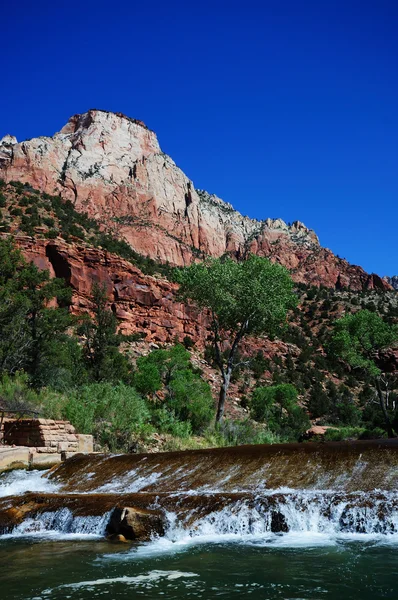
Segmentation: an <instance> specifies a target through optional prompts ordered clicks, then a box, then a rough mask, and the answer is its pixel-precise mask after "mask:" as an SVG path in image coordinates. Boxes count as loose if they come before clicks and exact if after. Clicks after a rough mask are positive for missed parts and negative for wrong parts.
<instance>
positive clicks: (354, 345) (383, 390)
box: [329, 310, 398, 437]
mask: <svg viewBox="0 0 398 600" xmlns="http://www.w3.org/2000/svg"><path fill="white" fill-rule="evenodd" d="M397 340H398V328H397V326H396V325H390V324H388V323H386V322H385V321H383V319H382V318H381V317H380V316H379V315H377V314H376V313H374V312H371V311H369V310H360V311H358V312H357V313H355V314H353V315H346V316H345V317H343V318H342V319H339V320H338V321H336V323H335V326H334V333H333V336H332V339H331V342H330V345H329V353H330V354H332V355H335V356H338V357H340V358H341V359H342V360H344V361H346V362H347V363H348V364H349V365H350V366H351V367H352V368H353V369H362V370H363V371H364V372H365V373H366V374H367V375H368V376H369V377H370V378H371V379H372V380H373V382H374V388H375V392H376V396H377V398H378V402H379V405H380V409H381V411H382V413H383V417H384V422H385V427H386V431H387V434H388V436H389V437H395V433H394V430H395V432H396V433H398V427H397V426H396V425H394V419H396V410H397V409H396V408H395V402H394V401H393V395H392V394H391V390H390V389H389V378H388V376H387V374H386V373H384V372H383V370H382V368H381V367H380V361H379V352H380V351H382V350H384V349H386V348H388V347H390V346H391V345H392V344H393V343H394V342H396V341H397Z"/></svg>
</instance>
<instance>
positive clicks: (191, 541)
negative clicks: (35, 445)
mask: <svg viewBox="0 0 398 600" xmlns="http://www.w3.org/2000/svg"><path fill="white" fill-rule="evenodd" d="M397 457H398V453H397V451H396V448H392V447H386V448H384V449H383V448H375V447H373V446H369V447H365V446H355V447H349V448H347V447H343V448H342V449H341V450H339V451H338V452H337V454H336V448H335V447H331V448H329V449H328V448H324V449H321V450H319V452H318V450H313V449H312V448H310V449H309V450H308V449H307V448H306V449H304V450H302V449H301V447H300V448H299V449H298V450H297V451H296V450H294V449H293V450H292V449H291V448H289V449H287V450H286V449H282V448H281V449H280V450H277V449H275V448H272V449H271V450H269V449H264V448H263V449H261V448H260V449H257V448H256V449H253V450H252V449H239V450H238V449H237V450H231V451H228V452H226V453H224V452H221V451H220V452H218V451H211V452H209V453H207V454H206V453H203V452H202V453H201V452H197V453H190V454H189V453H188V454H187V453H174V454H167V455H166V454H165V455H157V456H156V455H154V456H134V457H132V456H119V457H101V456H96V457H91V458H90V457H87V458H81V459H77V460H76V461H74V462H71V463H69V464H68V463H67V464H66V465H63V466H61V467H60V468H59V469H57V471H56V472H55V473H53V474H51V476H50V477H47V476H46V475H44V477H43V473H42V472H34V471H33V472H29V473H25V472H22V471H14V472H12V473H8V474H7V475H3V476H2V477H0V512H1V506H3V508H4V507H7V506H8V503H10V506H17V505H18V499H23V498H24V497H25V496H24V494H25V493H26V492H27V491H28V490H29V491H30V492H33V493H34V494H39V495H40V494H44V495H45V498H47V500H46V502H47V503H48V504H46V509H43V510H41V512H40V513H38V514H35V515H34V516H33V517H31V516H29V515H28V516H27V517H26V518H24V520H23V521H21V522H20V523H19V524H18V525H17V526H15V527H14V528H13V529H12V530H10V531H8V532H5V533H4V532H3V535H1V536H0V584H1V585H0V598H1V600H3V598H4V599H6V600H8V599H10V600H11V599H12V600H60V599H65V598H66V599H71V600H88V599H89V598H97V597H100V598H108V599H109V600H113V599H114V600H119V599H123V598H129V599H132V598H139V597H145V598H148V599H152V598H157V599H158V598H165V599H174V598H175V599H178V598H200V599H203V600H210V599H213V598H221V599H222V598H225V599H229V598H231V599H233V598H238V597H240V598H253V599H264V600H266V599H274V598H275V599H284V600H288V599H293V598H294V599H302V600H303V599H336V600H344V599H355V600H357V599H358V600H359V599H360V600H367V599H372V600H374V599H377V598H394V599H396V598H397V597H398V495H397V478H398V469H397ZM79 461H80V462H79ZM320 465H321V467H322V468H320ZM210 467H211V468H210ZM314 473H315V474H316V476H315V475H314ZM282 480H283V481H284V482H285V483H286V484H287V485H285V486H284V487H281V486H279V487H277V485H278V484H279V483H280V482H281V481H282ZM376 486H377V487H376ZM111 492H112V494H113V495H111ZM115 492H116V493H117V494H118V496H117V498H118V499H119V500H120V498H122V499H126V502H127V499H128V502H131V501H134V502H138V501H141V502H145V503H146V506H150V507H153V508H156V509H158V510H161V511H162V512H163V514H164V516H165V519H166V522H167V527H166V530H165V534H164V535H163V536H162V537H158V538H156V537H155V538H154V539H152V540H151V541H149V542H146V543H136V542H130V543H123V544H113V543H110V542H108V541H106V540H105V533H106V528H107V523H108V522H109V516H110V511H108V508H109V502H110V500H109V498H113V497H114V495H115ZM129 494H130V495H129ZM29 497H30V496H29ZM40 497H41V496H40ZM71 498H73V502H69V500H70V499H71ZM76 498H77V500H76ZM60 499H61V500H60ZM87 499H89V500H90V501H92V499H94V500H95V503H94V504H93V503H92V502H91V504H87ZM112 501H113V500H112ZM54 502H55V504H54ZM60 502H61V503H60ZM76 502H77V504H78V505H79V507H80V508H78V509H76V506H77V504H76ZM85 503H86V504H85ZM129 505H132V504H129ZM82 506H83V508H84V510H83V509H82ZM87 507H88V508H87ZM93 507H97V508H96V510H94V508H93ZM82 510H83V512H84V511H86V512H85V513H84V514H83V513H82ZM87 510H92V511H93V514H86V513H87ZM94 513H95V514H94Z"/></svg>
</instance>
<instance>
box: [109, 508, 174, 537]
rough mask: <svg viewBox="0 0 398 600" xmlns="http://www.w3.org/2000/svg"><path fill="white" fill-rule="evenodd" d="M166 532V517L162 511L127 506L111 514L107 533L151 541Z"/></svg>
mask: <svg viewBox="0 0 398 600" xmlns="http://www.w3.org/2000/svg"><path fill="white" fill-rule="evenodd" d="M164 532H165V519H164V516H163V514H162V513H161V511H158V510H150V509H144V508H137V507H132V506H126V507H124V508H115V509H114V510H113V512H112V514H111V517H110V520H109V524H108V527H107V533H108V535H110V536H115V535H116V536H119V535H122V536H124V537H125V539H127V540H139V541H141V542H145V541H149V540H151V539H152V538H153V537H154V536H162V535H164Z"/></svg>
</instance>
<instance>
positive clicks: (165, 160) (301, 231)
mask: <svg viewBox="0 0 398 600" xmlns="http://www.w3.org/2000/svg"><path fill="white" fill-rule="evenodd" d="M0 176H1V177H2V178H4V179H5V180H6V181H11V180H20V181H23V182H26V183H29V184H31V185H32V186H33V187H35V188H38V189H39V190H41V191H45V192H47V193H50V194H61V196H62V197H63V198H65V199H69V200H71V201H72V202H73V203H74V205H75V208H76V209H77V210H79V211H83V212H87V213H88V214H89V215H90V216H91V217H94V218H96V219H98V220H99V221H100V222H101V223H103V224H104V225H105V226H106V227H108V228H112V229H114V230H116V231H117V233H118V235H120V236H122V237H124V239H125V240H126V241H127V242H128V243H129V244H130V245H131V247H132V248H133V249H134V250H135V251H137V252H139V253H140V254H143V255H147V256H150V257H151V258H152V259H154V260H159V261H163V262H166V261H169V262H170V263H171V264H174V265H186V264H189V263H190V262H191V261H192V260H195V259H197V258H200V257H203V256H205V255H211V256H221V255H222V254H224V253H225V252H229V253H230V254H231V255H234V256H237V257H239V256H243V255H245V254H246V253H247V252H254V253H256V254H258V255H260V256H267V257H270V258H271V259H272V260H275V261H277V262H279V263H281V264H283V265H285V266H286V267H287V268H289V269H290V270H291V271H292V273H293V277H294V278H295V279H296V280H297V281H303V282H306V283H312V284H314V285H319V284H323V285H326V286H330V287H334V286H338V287H339V286H340V287H351V288H352V289H358V290H359V289H364V288H374V287H380V288H388V289H389V285H388V283H387V282H385V281H383V280H381V279H380V278H377V277H375V276H372V275H371V276H369V275H368V274H367V273H365V272H364V271H363V269H361V268H360V267H354V266H352V265H349V264H348V263H347V262H346V261H344V260H341V259H339V258H337V257H336V256H334V254H333V253H332V252H331V251H330V250H327V249H324V248H322V247H321V246H320V245H319V241H318V238H317V236H316V234H315V233H314V232H313V231H311V230H309V229H308V228H307V227H305V225H303V223H300V222H299V221H296V222H295V223H293V225H291V226H288V225H286V223H284V222H283V221H282V220H281V219H276V220H272V219H266V220H264V221H257V220H254V219H249V218H247V217H244V216H242V215H241V214H240V213H238V212H237V211H235V210H234V209H233V207H232V206H231V205H230V204H228V203H226V202H224V201H223V200H221V199H220V198H217V197H216V196H214V195H210V194H208V193H207V192H204V191H201V190H196V189H195V188H194V185H193V183H192V181H191V180H190V179H189V178H188V177H186V175H185V174H184V173H183V172H182V171H181V169H179V168H178V167H177V166H176V164H175V163H174V162H173V160H172V159H171V158H170V157H169V156H167V155H166V154H164V153H163V152H162V151H161V149H160V147H159V143H158V141H157V138H156V135H155V134H154V133H153V132H152V131H150V130H148V129H147V128H146V127H145V125H144V124H143V123H142V122H139V121H135V120H133V119H129V118H127V117H125V116H124V115H121V114H119V113H116V114H115V113H110V112H105V111H99V110H90V111H88V112H87V113H85V114H82V115H75V116H73V117H71V119H70V120H69V121H68V123H67V124H66V125H65V126H64V127H63V128H62V129H61V131H60V132H58V133H56V134H55V135H54V136H53V137H39V138H34V139H32V140H29V141H25V142H21V143H18V142H17V140H16V139H15V138H14V137H12V136H10V135H8V136H5V138H3V140H2V141H1V142H0Z"/></svg>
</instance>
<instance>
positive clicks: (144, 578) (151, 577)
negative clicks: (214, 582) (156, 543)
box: [42, 570, 198, 594]
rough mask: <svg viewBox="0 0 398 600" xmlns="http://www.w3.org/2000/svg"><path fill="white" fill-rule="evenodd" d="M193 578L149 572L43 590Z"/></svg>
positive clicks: (44, 592)
mask: <svg viewBox="0 0 398 600" xmlns="http://www.w3.org/2000/svg"><path fill="white" fill-rule="evenodd" d="M192 577H198V575H197V574H196V573H190V572H183V571H159V570H154V571H149V572H148V573H146V574H145V575H136V576H135V577H129V576H127V575H122V576H121V577H109V578H104V579H93V580H91V581H79V582H77V583H65V584H63V585H60V586H58V587H57V588H50V589H47V590H43V592H42V593H43V594H50V593H51V592H52V591H53V589H61V588H73V589H79V588H84V587H95V586H99V585H112V584H114V583H123V584H124V585H142V584H146V583H152V582H154V581H158V580H160V579H165V580H167V581H175V580H176V579H187V578H192Z"/></svg>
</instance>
